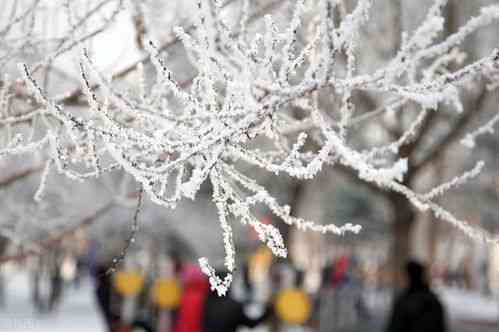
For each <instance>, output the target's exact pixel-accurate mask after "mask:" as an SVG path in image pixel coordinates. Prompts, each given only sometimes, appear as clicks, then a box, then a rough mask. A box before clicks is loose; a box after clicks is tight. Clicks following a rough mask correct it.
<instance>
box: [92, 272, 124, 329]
mask: <svg viewBox="0 0 499 332" xmlns="http://www.w3.org/2000/svg"><path fill="white" fill-rule="evenodd" d="M110 266H111V265H110V264H109V263H102V264H99V265H97V266H96V267H95V270H94V278H95V296H96V300H97V304H98V307H99V310H100V312H101V313H102V316H103V318H104V322H105V324H106V327H107V330H108V331H110V332H112V331H113V330H114V327H115V325H116V323H117V322H119V316H118V315H116V314H115V313H114V312H113V310H112V301H111V296H112V291H113V282H112V275H111V274H110V273H109V271H108V270H109V267H110Z"/></svg>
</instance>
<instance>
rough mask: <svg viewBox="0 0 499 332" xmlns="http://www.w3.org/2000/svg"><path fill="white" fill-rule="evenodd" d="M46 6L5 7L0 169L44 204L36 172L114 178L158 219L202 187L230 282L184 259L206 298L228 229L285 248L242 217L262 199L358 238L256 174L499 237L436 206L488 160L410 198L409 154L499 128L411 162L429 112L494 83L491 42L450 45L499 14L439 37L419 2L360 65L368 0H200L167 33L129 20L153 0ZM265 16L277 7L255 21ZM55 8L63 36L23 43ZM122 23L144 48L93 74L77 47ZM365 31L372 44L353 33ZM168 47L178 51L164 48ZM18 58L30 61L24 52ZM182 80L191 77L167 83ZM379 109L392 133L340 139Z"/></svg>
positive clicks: (86, 50) (290, 218)
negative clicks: (347, 177)
mask: <svg viewBox="0 0 499 332" xmlns="http://www.w3.org/2000/svg"><path fill="white" fill-rule="evenodd" d="M59 2H61V3H62V4H63V6H61V7H53V6H50V5H48V3H49V1H33V3H32V4H30V5H28V6H26V5H21V4H20V3H21V2H18V1H13V8H14V9H13V10H12V13H13V14H11V15H10V16H9V18H8V19H7V20H6V22H7V23H6V24H5V26H2V27H1V28H0V29H1V30H0V36H1V38H2V43H1V44H0V46H1V48H0V51H1V52H2V58H1V59H2V61H4V62H5V66H9V65H13V64H16V65H17V72H13V73H12V74H11V75H9V76H5V77H4V78H3V79H2V85H1V92H0V104H1V105H2V106H0V110H1V112H2V113H1V117H0V126H1V127H0V128H1V129H0V132H1V134H2V136H3V137H2V139H3V141H2V143H1V144H2V145H1V146H0V161H1V160H2V159H8V158H14V156H19V155H21V156H32V158H35V157H36V158H35V159H37V160H38V161H40V160H41V166H40V165H38V166H37V167H38V168H41V176H40V184H39V187H38V190H36V192H34V193H33V199H34V200H35V201H36V202H41V201H43V200H44V192H45V190H46V186H47V178H48V176H49V175H50V174H57V175H58V176H61V177H67V178H69V179H71V180H74V181H75V182H77V183H78V182H85V181H90V180H92V179H95V178H99V177H102V176H106V174H107V173H111V172H115V171H118V170H122V171H124V172H126V173H127V174H129V175H130V176H131V177H132V178H133V179H134V180H135V182H136V183H137V184H138V187H139V190H138V193H139V194H138V196H139V202H140V201H141V200H142V193H143V194H144V195H145V196H147V197H148V198H149V199H150V200H151V201H152V202H154V203H155V204H157V205H159V206H163V207H164V208H168V209H172V208H175V207H176V205H177V203H178V202H179V201H181V200H183V199H193V200H194V199H196V194H198V193H199V191H200V190H201V188H202V186H203V185H204V184H205V183H209V187H210V190H211V195H212V200H213V203H214V205H215V207H216V210H217V212H218V219H219V223H220V228H221V232H222V234H223V243H224V246H225V253H226V255H225V267H226V268H227V270H228V271H229V273H228V274H227V276H226V277H225V278H224V279H221V278H220V277H219V276H217V275H216V274H215V270H214V268H213V267H212V266H211V265H210V263H209V262H208V260H207V259H206V258H201V259H200V264H201V267H202V268H203V271H204V272H205V273H206V274H207V275H209V277H210V282H211V285H212V288H213V289H216V290H217V292H218V293H219V294H225V292H226V290H227V287H228V286H229V285H230V283H231V280H232V273H231V272H233V270H234V268H235V264H236V263H235V247H234V239H233V232H232V227H233V226H232V224H233V222H234V221H236V220H237V221H239V222H241V223H243V224H244V225H247V226H248V227H253V228H254V229H255V231H256V232H257V233H258V234H259V237H260V239H261V241H262V242H264V243H265V244H266V245H267V246H268V247H269V248H270V249H271V250H272V252H273V253H274V254H275V255H277V256H280V257H286V255H287V250H286V247H285V241H284V240H283V237H282V236H281V234H280V233H279V231H278V230H277V228H276V227H275V226H272V225H269V224H264V223H262V222H260V221H259V220H258V219H257V218H256V217H255V215H254V212H255V211H256V209H258V208H260V207H262V206H264V207H265V208H267V209H269V210H270V211H271V212H272V213H273V214H274V215H275V216H276V217H277V218H279V219H280V220H282V222H284V223H286V224H288V225H291V226H293V227H296V228H297V229H300V230H313V231H317V232H322V233H328V232H330V233H335V234H338V235H342V234H344V233H345V232H353V233H358V232H359V231H361V227H360V226H359V225H353V224H351V223H348V222H346V223H344V222H343V221H337V222H335V223H329V224H326V225H324V224H318V223H314V221H311V220H305V219H303V218H300V217H299V216H295V215H292V213H291V208H290V206H289V205H283V204H282V203H281V202H279V201H278V200H277V199H276V198H275V197H274V196H273V195H272V194H270V192H269V190H268V189H267V188H266V187H265V186H263V185H262V184H260V183H259V181H258V178H255V177H253V176H252V174H254V173H253V172H251V170H252V169H255V168H256V169H260V170H263V171H265V172H269V173H272V174H275V175H278V176H288V177H291V178H295V179H297V180H300V181H307V180H309V179H312V178H314V177H316V176H317V175H318V174H319V173H320V172H321V171H324V169H326V168H339V169H342V170H344V171H345V172H348V173H349V174H353V175H354V176H355V177H356V178H357V179H358V180H360V181H362V182H365V183H367V184H368V185H369V186H372V187H374V188H379V189H381V190H382V191H383V192H385V193H387V195H392V197H393V198H394V200H396V201H397V202H401V203H400V204H401V205H400V208H401V209H400V213H401V215H400V218H399V219H404V218H405V216H404V214H407V213H413V211H414V209H413V208H415V209H418V210H421V211H431V212H432V213H433V214H434V215H435V216H436V217H437V218H438V219H441V220H443V221H446V222H448V223H451V224H452V225H454V226H455V227H457V228H458V229H460V230H462V231H463V232H464V233H466V234H467V235H469V236H470V237H472V238H474V239H477V240H480V241H485V242H489V243H496V242H497V240H496V239H495V238H494V237H492V236H491V235H490V234H488V233H487V232H486V231H485V230H482V229H479V228H477V227H474V226H471V225H470V224H469V223H467V222H466V221H465V220H460V219H459V218H457V217H455V216H454V214H453V213H452V212H451V211H448V210H447V209H446V208H445V207H443V206H442V205H440V204H439V203H438V198H439V197H440V196H442V195H445V194H446V193H447V192H448V191H450V190H452V189H454V188H456V187H458V186H460V185H462V184H463V183H465V182H467V181H468V180H470V179H472V178H475V177H477V176H478V174H479V173H480V171H481V170H482V169H483V168H484V167H486V165H485V164H484V163H483V162H482V161H480V160H478V161H476V164H475V166H474V167H472V168H471V169H470V170H468V171H466V172H464V173H462V174H458V175H456V177H455V178H454V179H452V180H450V181H448V182H445V183H442V184H439V185H437V186H435V187H433V188H432V189H431V190H429V191H427V192H417V191H415V190H414V189H413V187H412V186H411V185H410V181H411V176H412V174H414V173H413V172H412V170H413V169H414V166H415V165H416V164H414V162H416V163H417V164H418V165H417V167H421V165H424V164H425V163H428V162H430V161H431V160H432V158H433V156H434V155H435V154H438V153H439V146H441V145H442V144H445V142H446V141H448V140H452V139H453V138H454V136H455V135H463V139H464V142H465V143H466V144H467V145H468V146H473V144H474V142H475V138H477V137H478V136H479V135H482V134H483V133H486V132H490V131H492V129H493V127H494V125H495V124H496V122H497V121H498V118H497V116H494V117H493V118H492V119H491V120H490V121H489V122H487V123H486V124H485V125H484V126H482V127H480V128H478V129H476V130H474V131H472V132H470V133H467V134H463V133H461V132H460V131H459V130H455V129H456V128H454V129H451V130H450V131H449V134H448V135H447V136H444V137H443V138H441V137H434V138H435V139H443V141H442V142H441V143H442V144H440V145H438V144H437V145H435V148H430V150H429V153H428V154H427V155H426V157H423V158H422V159H418V160H417V161H415V160H414V159H412V155H411V153H412V151H413V149H414V147H417V146H418V145H419V144H420V143H421V140H420V138H422V137H426V136H425V135H424V134H425V133H426V132H427V131H428V128H430V127H431V124H432V123H433V121H435V118H436V117H437V116H438V114H439V113H445V114H446V115H447V114H451V113H450V112H449V110H452V111H453V112H456V113H458V114H461V117H460V118H459V120H458V123H457V124H453V125H454V126H456V127H459V126H464V125H465V124H466V123H467V122H468V120H469V117H471V116H473V113H474V105H472V104H470V103H469V102H466V103H464V102H462V98H461V94H462V93H464V92H466V91H469V90H471V89H476V88H477V86H478V87H480V89H481V90H480V91H483V93H486V91H489V90H494V89H495V88H496V87H497V86H498V80H497V79H498V77H499V76H498V74H499V49H493V48H491V49H490V50H489V52H488V55H486V56H485V57H482V58H478V59H476V60H473V61H471V62H469V63H464V62H463V59H464V52H463V51H462V50H461V49H460V45H461V44H462V43H463V41H464V40H465V38H467V37H468V36H469V35H471V34H474V33H476V32H477V31H478V30H479V29H480V28H482V27H484V26H486V25H489V24H491V23H493V22H494V21H495V20H497V19H499V6H497V5H492V6H487V7H483V8H482V9H481V10H480V12H479V13H477V14H476V16H473V17H471V18H470V19H469V20H468V21H467V22H465V23H464V24H463V25H462V26H460V27H459V28H458V29H457V30H455V31H447V32H446V31H445V30H446V25H445V19H444V17H445V8H446V5H447V1H446V0H435V1H433V4H432V5H431V6H430V8H429V9H428V11H427V13H426V16H425V17H424V18H423V20H422V21H421V22H420V23H419V26H418V27H417V28H416V29H414V30H413V31H409V32H403V33H401V35H400V42H399V43H398V44H399V45H397V51H396V52H395V55H393V56H392V57H391V58H390V59H388V60H386V61H385V60H384V59H372V57H371V58H369V55H370V54H371V53H375V51H374V50H373V49H371V48H370V47H367V43H365V42H364V40H365V38H366V29H368V28H366V27H369V21H370V17H371V16H372V15H375V14H376V13H375V12H373V10H374V9H373V5H374V3H375V1H373V0H358V1H340V0H317V1H311V0H310V1H309V0H296V1H284V0H281V1H279V0H277V1H249V0H240V1H235V0H233V1H230V0H229V1H225V2H224V1H221V0H199V1H197V2H195V3H194V6H193V9H191V10H192V17H193V18H192V19H191V21H192V22H191V21H189V22H187V23H186V21H184V20H183V19H182V18H177V17H175V16H172V17H170V20H171V21H172V24H173V25H175V26H172V27H171V34H170V35H169V36H168V37H164V36H158V35H157V32H155V31H154V26H153V25H152V24H151V22H150V20H149V18H150V16H149V15H146V14H145V13H146V12H147V11H148V10H150V8H152V7H148V5H150V6H153V5H155V4H156V3H155V2H154V1H148V2H144V3H143V4H141V2H139V1H118V0H107V1H102V0H100V1H89V2H83V1H81V2H79V1H59ZM172 3H173V2H172ZM18 6H19V7H22V8H17V7H18ZM172 6H173V7H174V5H172ZM276 7H278V8H285V9H289V12H290V14H289V15H287V12H288V11H287V10H283V11H282V13H280V14H279V15H277V14H276V15H271V14H270V13H271V12H272V10H273V9H275V8H276ZM55 8H59V9H58V10H56V11H55V13H53V14H49V16H50V15H52V17H55V15H60V17H61V18H57V19H54V20H60V21H61V25H62V27H61V31H62V33H60V32H58V33H59V35H57V36H56V37H54V36H51V35H47V36H45V37H46V38H45V39H44V38H43V36H42V37H39V36H38V35H37V33H36V32H37V31H39V30H37V28H36V24H37V22H38V20H41V18H40V17H43V15H47V12H48V10H55ZM148 8H149V9H148ZM122 14H123V15H129V16H130V17H133V22H134V26H135V28H136V30H135V32H136V35H135V37H134V38H130V41H129V42H130V43H134V47H135V48H136V50H137V53H139V54H141V53H143V54H142V55H140V59H139V60H138V61H135V62H133V63H132V64H131V65H129V66H126V67H125V68H124V69H120V70H118V71H116V72H109V71H106V70H105V69H103V68H102V66H100V65H99V64H98V63H97V59H98V58H99V54H101V53H103V52H104V53H105V52H106V49H102V48H97V47H92V40H93V38H95V36H98V35H99V34H101V33H104V32H105V31H106V30H107V29H110V28H111V27H112V26H113V24H115V22H116V21H117V20H119V17H120V15H122ZM280 15H282V17H281V16H280ZM176 24H178V25H176ZM40 29H41V28H40ZM397 33H398V32H396V34H397ZM367 38H372V37H369V34H368V33H367ZM178 42H181V44H182V46H183V50H182V51H179V50H178V49H174V50H173V48H174V47H175V46H176V44H177V43H178ZM38 47H40V48H41V49H40V50H38V49H37V48H38ZM33 49H34V50H35V52H34V54H35V56H34V58H35V59H34V60H33V59H32V58H31V57H33V55H30V54H29V53H30V52H27V51H28V50H33ZM42 50H43V53H40V52H42ZM169 50H171V54H169V52H168V51H169ZM31 52H32V51H31ZM32 53H33V52H32ZM68 53H71V54H72V56H73V57H75V56H77V61H75V62H76V63H75V65H74V68H76V69H77V71H75V73H76V76H77V78H78V80H79V87H78V88H76V89H73V88H72V84H69V83H68V84H67V85H63V87H64V88H63V89H62V91H55V90H57V89H55V88H52V87H51V85H50V82H49V80H48V77H49V73H51V72H52V71H58V72H59V74H60V76H63V79H65V78H64V77H66V76H69V77H71V75H68V74H67V73H66V72H64V71H62V72H60V70H59V69H56V68H60V67H58V66H56V64H55V63H56V62H57V61H58V60H60V59H61V58H63V57H64V56H66V55H67V54H68ZM40 55H41V56H40ZM171 57H173V59H171ZM175 57H176V58H175ZM366 59H369V62H368V65H366V64H365V61H366ZM184 60H187V61H188V64H189V66H190V68H189V69H188V70H184V71H183V72H181V73H179V72H177V71H175V70H174V69H171V67H170V65H169V63H171V64H172V66H173V67H175V63H178V62H182V61H184ZM149 64H151V65H152V67H153V68H154V71H152V70H150V68H149ZM66 66H67V64H66ZM184 67H185V64H184ZM186 72H187V73H192V76H191V77H187V78H185V77H182V76H185V75H186V74H185V73H186ZM50 75H52V74H50ZM127 75H129V76H132V75H133V78H132V80H128V81H126V83H125V84H124V83H123V82H121V81H120V79H121V78H124V77H125V76H127ZM179 77H180V78H179ZM68 80H69V78H68ZM373 96H374V97H373ZM481 97H483V96H481ZM362 98H375V100H376V103H377V104H379V106H377V107H376V108H375V109H373V110H370V111H365V110H363V109H362V108H361V107H360V106H359V103H360V102H361V101H360V100H362ZM476 100H480V98H477V99H476ZM359 109H362V112H360V111H359ZM386 113H389V114H390V115H392V116H393V117H399V120H400V121H402V122H400V123H401V124H402V125H401V126H398V130H397V132H396V133H395V135H394V136H395V137H394V139H393V141H390V142H384V143H383V144H359V142H361V141H360V140H357V139H356V136H359V135H365V133H359V132H358V131H357V130H356V129H355V128H356V127H357V126H358V125H359V124H361V123H365V122H376V121H380V117H383V116H384V115H385V114H386ZM406 113H410V115H409V116H406ZM26 158H28V157H26ZM418 158H420V157H419V156H418ZM29 171H30V170H28V171H26V170H23V171H22V172H29ZM13 176H14V178H18V177H19V176H20V175H19V174H14V175H13ZM21 176H22V174H21ZM5 181H9V180H8V179H7V180H5ZM139 206H140V204H139ZM406 208H409V210H407V209H406ZM137 211H138V209H137ZM401 235H403V234H401ZM132 240H133V239H132Z"/></svg>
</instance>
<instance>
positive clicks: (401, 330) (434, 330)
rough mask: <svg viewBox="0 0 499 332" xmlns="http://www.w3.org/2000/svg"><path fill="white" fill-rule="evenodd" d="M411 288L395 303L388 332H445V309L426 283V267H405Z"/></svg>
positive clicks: (411, 262) (418, 264)
mask: <svg viewBox="0 0 499 332" xmlns="http://www.w3.org/2000/svg"><path fill="white" fill-rule="evenodd" d="M406 273H407V277H408V282H409V285H408V287H407V289H405V290H404V291H403V292H402V293H401V294H400V295H399V297H398V298H397V299H396V301H395V302H394V306H393V310H392V314H391V317H390V320H389V323H388V326H387V329H386V331H387V332H419V331H425V332H446V331H447V326H446V325H447V324H446V319H445V313H444V308H443V306H442V304H441V302H440V300H439V299H438V297H437V295H436V294H435V293H433V292H432V291H431V290H430V288H429V286H428V283H427V281H426V277H425V269H424V267H423V266H422V265H421V264H420V263H418V262H415V261H410V262H408V263H407V264H406Z"/></svg>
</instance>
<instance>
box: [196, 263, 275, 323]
mask: <svg viewBox="0 0 499 332" xmlns="http://www.w3.org/2000/svg"><path fill="white" fill-rule="evenodd" d="M218 274H219V275H222V274H223V273H218ZM244 309H245V308H244V304H243V303H242V302H239V301H237V300H235V299H233V298H232V297H230V296H229V295H226V296H218V295H217V293H216V292H209V294H208V297H207V299H206V302H205V305H204V317H203V332H235V331H236V330H237V329H238V328H239V327H243V326H245V327H249V328H253V327H255V326H257V325H258V324H260V323H263V322H264V321H266V320H267V319H268V318H269V317H270V315H271V313H272V307H271V306H267V308H266V309H265V310H264V312H263V313H262V314H261V315H259V316H258V317H250V316H248V315H247V314H246V312H245V310H244Z"/></svg>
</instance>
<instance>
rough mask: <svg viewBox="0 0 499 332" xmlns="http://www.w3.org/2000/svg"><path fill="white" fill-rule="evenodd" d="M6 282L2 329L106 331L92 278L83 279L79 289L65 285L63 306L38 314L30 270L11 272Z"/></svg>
mask: <svg viewBox="0 0 499 332" xmlns="http://www.w3.org/2000/svg"><path fill="white" fill-rule="evenodd" d="M5 282H6V299H5V307H4V308H1V309H0V332H27V331H36V332H89V331H92V332H101V331H104V328H103V324H102V321H101V319H100V316H99V314H98V313H97V308H96V306H95V304H94V299H93V297H92V296H93V292H92V285H91V284H90V282H89V281H84V282H83V283H82V284H81V286H80V288H79V289H74V288H72V287H71V288H67V289H65V290H64V291H65V292H66V293H65V294H64V297H63V300H62V301H63V302H62V303H61V306H60V308H59V309H58V310H57V311H56V312H55V313H53V314H50V315H40V314H37V313H36V312H35V310H34V309H33V306H32V304H31V302H30V300H29V298H30V295H29V280H28V277H27V274H25V273H15V274H9V275H8V276H6V278H5Z"/></svg>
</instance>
